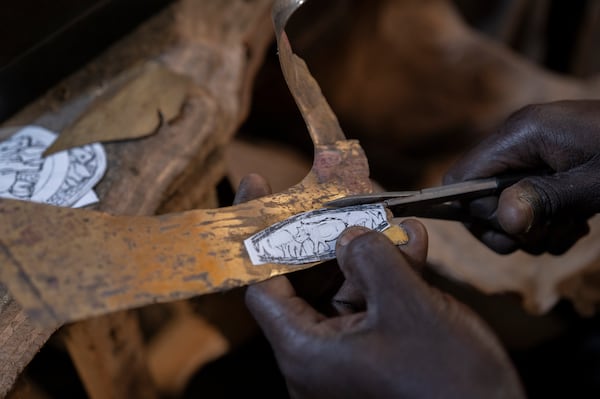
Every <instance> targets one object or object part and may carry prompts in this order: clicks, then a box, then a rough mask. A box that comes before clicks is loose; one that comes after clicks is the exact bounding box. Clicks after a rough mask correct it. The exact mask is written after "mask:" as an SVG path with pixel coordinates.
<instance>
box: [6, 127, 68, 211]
mask: <svg viewBox="0 0 600 399" xmlns="http://www.w3.org/2000/svg"><path fill="white" fill-rule="evenodd" d="M55 138H56V135H55V134H54V133H51V132H47V131H45V130H44V129H41V128H35V127H29V128H26V129H23V130H20V131H19V132H17V133H16V134H14V135H13V136H12V137H10V138H9V139H8V140H5V141H3V142H1V143H0V196H1V197H4V198H12V199H21V200H27V201H35V202H44V201H45V200H46V199H48V198H49V197H50V196H51V195H52V194H53V193H54V192H55V191H56V190H57V189H58V187H59V185H60V183H61V182H62V180H63V179H64V177H65V176H66V174H67V167H68V158H67V155H66V154H57V155H58V156H56V157H48V158H45V159H43V158H42V153H43V152H44V150H45V149H46V148H47V147H48V146H49V145H50V144H51V143H52V142H53V141H54V140H55Z"/></svg>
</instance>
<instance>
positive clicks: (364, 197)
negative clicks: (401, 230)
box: [324, 191, 420, 208]
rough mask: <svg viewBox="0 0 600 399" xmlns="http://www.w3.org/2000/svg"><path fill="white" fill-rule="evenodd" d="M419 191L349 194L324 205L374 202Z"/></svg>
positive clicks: (411, 194)
mask: <svg viewBox="0 0 600 399" xmlns="http://www.w3.org/2000/svg"><path fill="white" fill-rule="evenodd" d="M419 193H420V191H386V192H384V193H371V194H358V195H349V196H347V197H343V198H338V199H335V200H333V201H329V202H326V203H325V204H324V205H325V206H326V207H329V208H342V207H345V206H353V205H366V204H374V203H377V202H384V201H386V200H390V199H394V198H406V197H411V196H413V195H415V194H419Z"/></svg>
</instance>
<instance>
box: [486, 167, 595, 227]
mask: <svg viewBox="0 0 600 399" xmlns="http://www.w3.org/2000/svg"><path fill="white" fill-rule="evenodd" d="M599 167H600V165H597V166H595V167H594V166H592V165H589V164H586V165H582V166H580V167H578V168H575V169H571V170H569V171H566V172H561V173H556V174H554V175H550V176H536V177H528V178H526V179H523V180H521V181H520V182H518V183H516V184H515V185H513V186H511V187H509V188H507V189H505V190H504V191H503V192H502V194H501V195H500V198H499V201H498V210H497V218H498V223H499V224H500V226H501V227H502V229H503V230H504V231H506V232H507V233H509V234H512V235H517V234H523V233H527V232H528V231H529V230H530V229H531V228H532V227H535V226H537V225H543V224H545V223H547V222H548V221H550V220H552V219H554V218H562V217H565V216H568V217H579V218H588V217H589V216H591V215H593V214H595V213H597V212H598V211H600V197H599V196H598V194H597V193H598V192H599V190H600V189H599V187H600V176H598V174H597V173H594V170H598V168H599Z"/></svg>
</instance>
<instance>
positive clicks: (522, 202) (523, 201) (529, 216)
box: [517, 197, 534, 233]
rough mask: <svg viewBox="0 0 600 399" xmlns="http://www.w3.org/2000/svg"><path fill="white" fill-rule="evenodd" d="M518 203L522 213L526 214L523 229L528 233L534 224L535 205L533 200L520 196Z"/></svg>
mask: <svg viewBox="0 0 600 399" xmlns="http://www.w3.org/2000/svg"><path fill="white" fill-rule="evenodd" d="M517 204H518V205H517V207H518V210H519V211H520V212H521V214H523V215H525V218H524V223H523V224H524V226H523V228H522V231H523V232H524V233H528V232H529V230H531V226H533V219H534V213H533V206H532V205H531V202H530V201H529V200H528V199H527V198H524V197H519V200H518V201H517Z"/></svg>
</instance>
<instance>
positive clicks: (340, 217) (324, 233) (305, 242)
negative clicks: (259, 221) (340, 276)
mask: <svg viewBox="0 0 600 399" xmlns="http://www.w3.org/2000/svg"><path fill="white" fill-rule="evenodd" d="M350 226H363V227H367V228H369V229H372V230H377V231H384V230H385V229H387V228H388V227H389V226H390V225H389V223H388V221H387V216H386V212H385V208H384V207H383V206H382V205H359V206H351V207H346V208H338V209H317V210H314V211H309V212H304V213H300V214H298V215H295V216H292V217H291V218H289V219H287V220H284V221H282V222H280V223H276V224H274V225H273V226H270V227H268V228H266V229H265V230H262V231H260V232H258V233H256V234H255V235H253V236H252V237H250V238H248V239H246V240H245V241H244V245H245V246H246V250H247V251H248V255H249V256H250V260H251V261H252V264H254V265H260V264H264V263H282V264H291V265H300V264H304V263H311V262H318V261H323V260H328V259H333V258H335V243H336V241H337V239H338V237H339V236H340V234H341V233H342V232H343V231H344V230H345V229H346V228H348V227H350Z"/></svg>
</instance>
